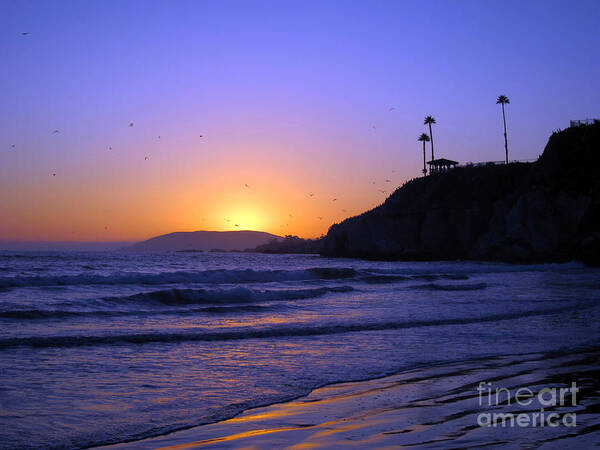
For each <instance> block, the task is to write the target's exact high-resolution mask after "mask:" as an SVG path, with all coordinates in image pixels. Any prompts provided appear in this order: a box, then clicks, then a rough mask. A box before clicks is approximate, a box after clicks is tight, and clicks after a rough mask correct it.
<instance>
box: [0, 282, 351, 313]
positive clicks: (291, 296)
mask: <svg viewBox="0 0 600 450" xmlns="http://www.w3.org/2000/svg"><path fill="white" fill-rule="evenodd" d="M351 291H354V289H353V288H352V287H350V286H335V287H320V288H311V289H273V290H258V289H248V288H244V287H235V288H232V289H211V290H208V289H162V290H159V291H150V292H143V293H139V294H133V295H128V296H123V297H105V298H103V299H97V300H93V299H92V300H90V299H83V300H81V301H75V300H72V301H68V302H64V303H59V304H54V305H53V306H54V308H56V309H4V310H0V319H14V320H34V319H59V318H69V317H83V316H90V317H111V316H135V315H139V316H147V315H160V314H177V315H187V314H200V313H208V314H231V313H234V312H257V311H262V310H266V309H269V308H270V307H266V306H258V305H251V304H252V303H259V302H271V301H285V300H302V299H309V298H316V297H321V296H323V295H326V294H328V293H340V292H351ZM198 304H207V305H213V306H210V307H203V308H177V309H164V308H154V309H144V308H148V307H155V306H187V305H198ZM228 305H234V306H228ZM115 306H118V307H119V309H115ZM94 307H96V309H90V308H94ZM98 308H102V309H98ZM123 308H126V309H123ZM271 309H272V308H271Z"/></svg>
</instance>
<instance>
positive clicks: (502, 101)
mask: <svg viewBox="0 0 600 450" xmlns="http://www.w3.org/2000/svg"><path fill="white" fill-rule="evenodd" d="M498 103H499V104H501V105H502V121H503V122H504V152H505V153H506V164H508V140H507V139H506V116H505V115H504V105H505V104H508V103H510V100H509V99H508V97H507V96H506V95H499V96H498V99H497V100H496V104H498Z"/></svg>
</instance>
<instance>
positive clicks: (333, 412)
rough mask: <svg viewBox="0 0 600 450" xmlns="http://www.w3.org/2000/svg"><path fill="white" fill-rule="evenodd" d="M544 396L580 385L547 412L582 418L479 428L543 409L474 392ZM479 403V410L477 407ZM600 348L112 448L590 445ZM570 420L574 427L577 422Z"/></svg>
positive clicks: (388, 382) (269, 409) (401, 384)
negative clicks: (485, 385) (486, 419)
mask: <svg viewBox="0 0 600 450" xmlns="http://www.w3.org/2000/svg"><path fill="white" fill-rule="evenodd" d="M481 382H490V383H492V386H493V387H494V389H495V388H496V387H505V388H508V389H510V390H511V392H513V393H514V392H515V391H516V389H518V388H520V387H526V388H529V389H531V390H532V391H533V392H534V393H536V394H537V393H538V392H539V390H540V389H543V388H544V387H549V388H560V387H563V388H568V387H570V386H571V385H572V384H571V383H572V382H576V383H577V387H578V389H579V391H578V392H577V393H576V396H577V401H576V405H575V406H573V405H571V404H565V405H562V406H561V405H557V406H549V407H545V408H544V410H545V411H544V412H545V413H546V414H550V413H553V412H555V413H558V414H559V416H558V417H565V416H564V415H565V414H566V413H575V414H576V426H565V425H564V424H563V423H562V422H560V425H559V426H557V427H552V426H543V427H540V426H536V427H532V426H528V427H519V426H516V425H515V426H508V425H507V426H504V427H503V426H501V424H498V425H497V426H495V427H490V426H480V425H479V424H478V418H479V420H481V417H480V414H482V413H492V412H493V413H514V414H518V413H523V414H527V415H529V416H531V415H532V414H533V413H535V412H539V411H540V406H543V405H540V404H538V403H536V402H535V400H537V397H536V398H535V399H534V403H532V404H530V405H529V406H520V405H517V404H515V402H514V401H512V402H511V404H510V405H509V404H507V402H506V401H505V400H503V398H502V396H500V400H501V401H500V404H499V405H493V406H488V404H487V403H486V402H487V401H489V400H488V398H487V397H485V394H484V397H480V395H479V393H478V390H477V389H478V386H481ZM480 403H481V405H480ZM599 413H600V351H598V350H594V351H582V352H578V353H574V354H573V353H571V354H553V355H544V354H528V355H511V356H503V357H496V358H487V359H485V360H476V361H467V362H457V363H453V364H445V365H439V366H433V367H428V368H419V369H414V370H409V371H405V372H402V373H398V374H395V375H392V376H387V377H384V378H379V379H375V380H368V381H361V382H352V383H341V384H335V385H331V386H326V387H322V388H319V389H316V390H314V391H312V392H311V393H310V394H309V395H307V396H306V397H302V398H299V399H297V400H294V401H290V402H286V403H280V404H274V405H270V406H266V407H262V408H255V409H251V410H247V411H245V412H244V413H242V414H240V415H239V416H237V417H234V418H232V419H229V420H225V421H222V422H218V423H213V424H208V425H202V426H198V427H194V428H190V429H187V430H183V431H178V432H174V433H171V434H168V435H164V436H160V437H156V438H152V439H145V440H142V441H136V442H130V443H123V444H118V445H114V446H109V447H107V448H113V449H116V448H127V449H154V448H173V449H192V448H293V449H303V448H311V449H312V448H324V449H325V448H326V449H332V448H398V447H413V446H416V447H424V448H464V447H470V448H473V447H487V446H492V447H494V446H498V447H508V448H524V447H525V448H527V447H529V448H531V447H535V448H561V449H563V448H579V449H583V448H591V447H594V446H597V445H598V444H599V443H600V414H599ZM572 424H573V423H572V421H571V422H569V425H572Z"/></svg>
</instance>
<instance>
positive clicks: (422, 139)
mask: <svg viewBox="0 0 600 450" xmlns="http://www.w3.org/2000/svg"><path fill="white" fill-rule="evenodd" d="M417 141H419V142H423V176H425V175H427V168H426V167H425V142H429V136H427V135H426V134H425V133H423V134H421V136H419V138H418V139H417Z"/></svg>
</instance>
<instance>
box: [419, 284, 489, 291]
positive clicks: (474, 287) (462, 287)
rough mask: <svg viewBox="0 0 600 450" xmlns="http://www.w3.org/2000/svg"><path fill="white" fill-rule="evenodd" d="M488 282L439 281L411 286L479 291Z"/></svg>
mask: <svg viewBox="0 0 600 450" xmlns="http://www.w3.org/2000/svg"><path fill="white" fill-rule="evenodd" d="M487 287H488V285H487V283H473V284H438V283H427V284H418V285H416V286H410V288H411V289H417V290H418V289H424V290H430V291H479V290H482V289H486V288H487Z"/></svg>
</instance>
